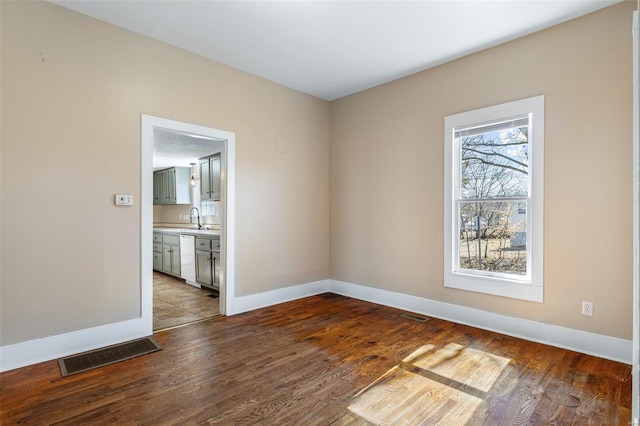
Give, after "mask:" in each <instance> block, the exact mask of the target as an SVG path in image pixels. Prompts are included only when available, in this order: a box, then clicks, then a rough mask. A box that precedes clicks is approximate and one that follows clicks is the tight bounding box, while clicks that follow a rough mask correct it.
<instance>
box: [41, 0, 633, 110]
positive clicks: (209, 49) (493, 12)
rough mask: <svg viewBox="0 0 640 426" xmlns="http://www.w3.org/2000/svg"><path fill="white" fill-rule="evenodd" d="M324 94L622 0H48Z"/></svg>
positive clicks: (338, 93)
mask: <svg viewBox="0 0 640 426" xmlns="http://www.w3.org/2000/svg"><path fill="white" fill-rule="evenodd" d="M52 1H53V2H54V3H57V4H60V5H62V6H64V7H67V8H69V9H73V10H76V11H78V12H81V13H84V14H86V15H89V16H93V17H95V18H97V19H100V20H103V21H106V22H110V23H112V24H115V25H118V26H120V27H123V28H127V29H129V30H131V31H134V32H137V33H140V34H143V35H145V36H148V37H152V38H154V39H157V40H161V41H163V42H166V43H168V44H171V45H174V46H177V47H180V48H182V49H185V50H188V51H190V52H193V53H197V54H200V55H203V56H206V57H208V58H211V59H214V60H216V61H218V62H222V63H224V64H227V65H230V66H232V67H235V68H239V69H241V70H244V71H247V72H249V73H251V74H255V75H258V76H261V77H264V78H266V79H268V80H272V81H275V82H277V83H280V84H282V85H284V86H288V87H291V88H293V89H296V90H299V91H302V92H305V93H308V94H311V95H313V96H317V97H319V98H321V99H325V100H333V99H337V98H340V97H342V96H346V95H349V94H351V93H355V92H358V91H361V90H364V89H367V88H370V87H373V86H377V85H379V84H382V83H385V82H388V81H392V80H395V79H397V78H400V77H404V76H407V75H409V74H413V73H415V72H417V71H421V70H424V69H427V68H430V67H433V66H436V65H439V64H442V63H445V62H448V61H451V60H453V59H457V58H460V57H462V56H465V55H468V54H470V53H474V52H477V51H479V50H482V49H485V48H488V47H491V46H495V45H498V44H500V43H503V42H506V41H509V40H513V39H515V38H518V37H522V36H524V35H527V34H531V33H533V32H535V31H539V30H541V29H544V28H547V27H550V26H552V25H555V24H559V23H561V22H564V21H567V20H569V19H572V18H576V17H578V16H581V15H584V14H587V13H590V12H593V11H595V10H598V9H601V8H603V7H606V6H609V5H612V4H614V3H618V2H619V1H621V0H501V1H488V0H469V1H459V0H423V1H339V0H325V1H310V0H297V1H296V0H290V1H211V0H209V1H187V0H182V1H177V0H162V1H157V0H156V1H154V0H127V1H113V0H93V1H65V0H62V1H60V0H52Z"/></svg>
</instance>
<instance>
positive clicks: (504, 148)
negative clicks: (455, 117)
mask: <svg viewBox="0 0 640 426" xmlns="http://www.w3.org/2000/svg"><path fill="white" fill-rule="evenodd" d="M521 121H522V120H520V122H519V123H518V124H519V125H517V126H507V125H505V124H501V123H497V124H490V125H487V126H483V127H480V128H476V129H471V130H462V131H456V137H457V141H458V143H459V147H460V157H459V158H460V188H459V190H460V194H459V199H458V217H459V228H458V229H459V247H458V258H459V267H460V268H462V269H471V270H480V271H488V272H497V273H505V274H516V275H525V274H526V273H527V247H526V221H527V215H526V204H527V197H528V194H529V137H528V129H529V128H528V124H527V123H526V122H525V123H524V125H523V123H522V122H521ZM523 206H524V209H523ZM523 213H524V214H523Z"/></svg>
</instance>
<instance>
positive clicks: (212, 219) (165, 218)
mask: <svg viewBox="0 0 640 426" xmlns="http://www.w3.org/2000/svg"><path fill="white" fill-rule="evenodd" d="M191 207H192V206H191V205H190V204H186V205H185V204H180V205H162V206H159V205H154V206H153V224H154V225H158V224H188V223H189V210H191ZM198 209H199V210H201V209H200V208H198ZM204 210H205V211H204V212H203V211H202V210H201V211H200V223H202V224H203V225H210V226H211V227H212V228H214V229H219V228H220V201H214V202H212V203H211V205H209V206H205V209H204ZM203 213H212V215H210V216H203ZM193 220H194V223H195V222H196V219H195V217H194V219H193Z"/></svg>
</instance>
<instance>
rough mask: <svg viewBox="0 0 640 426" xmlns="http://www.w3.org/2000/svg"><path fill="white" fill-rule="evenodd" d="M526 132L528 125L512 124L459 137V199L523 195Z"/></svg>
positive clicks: (526, 177) (526, 166)
mask: <svg viewBox="0 0 640 426" xmlns="http://www.w3.org/2000/svg"><path fill="white" fill-rule="evenodd" d="M490 127H491V126H487V128H490ZM528 134H529V128H528V127H513V128H509V129H503V130H500V131H487V132H484V133H483V132H477V133H475V134H472V135H469V136H460V138H458V139H457V143H459V144H460V175H461V176H460V177H461V178H460V186H461V188H460V190H461V195H462V198H493V197H514V196H527V195H528V191H529V189H528V188H529V137H528Z"/></svg>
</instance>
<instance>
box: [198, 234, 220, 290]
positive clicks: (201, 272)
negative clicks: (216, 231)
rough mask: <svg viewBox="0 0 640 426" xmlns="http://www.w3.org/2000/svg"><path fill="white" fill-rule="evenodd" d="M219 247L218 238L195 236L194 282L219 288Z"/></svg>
mask: <svg viewBox="0 0 640 426" xmlns="http://www.w3.org/2000/svg"><path fill="white" fill-rule="evenodd" d="M216 249H217V250H216ZM219 249H220V239H219V238H217V239H212V238H196V282H197V283H198V284H200V285H202V286H205V287H208V288H213V289H216V290H220V251H219Z"/></svg>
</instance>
